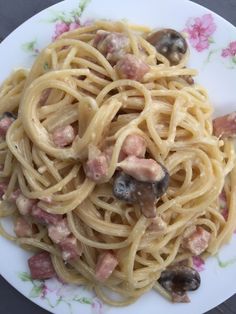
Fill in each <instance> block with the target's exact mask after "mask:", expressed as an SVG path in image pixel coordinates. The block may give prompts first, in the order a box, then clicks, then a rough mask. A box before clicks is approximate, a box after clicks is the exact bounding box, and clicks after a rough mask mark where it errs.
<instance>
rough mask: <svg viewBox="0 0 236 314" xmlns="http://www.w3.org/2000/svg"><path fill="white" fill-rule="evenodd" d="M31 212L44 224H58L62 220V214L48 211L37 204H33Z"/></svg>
mask: <svg viewBox="0 0 236 314" xmlns="http://www.w3.org/2000/svg"><path fill="white" fill-rule="evenodd" d="M31 214H32V216H33V217H34V218H35V220H37V221H38V222H39V223H42V224H53V225H56V224H57V223H58V222H59V221H61V220H62V215H57V214H50V213H47V212H46V211H45V210H43V209H42V208H40V207H39V206H38V205H37V204H36V205H34V206H33V208H32V213H31Z"/></svg>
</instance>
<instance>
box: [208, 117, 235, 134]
mask: <svg viewBox="0 0 236 314" xmlns="http://www.w3.org/2000/svg"><path fill="white" fill-rule="evenodd" d="M213 133H214V135H215V136H217V137H222V138H226V137H235V136H236V111H235V112H232V113H230V114H227V115H225V116H223V117H219V118H216V119H214V120H213Z"/></svg>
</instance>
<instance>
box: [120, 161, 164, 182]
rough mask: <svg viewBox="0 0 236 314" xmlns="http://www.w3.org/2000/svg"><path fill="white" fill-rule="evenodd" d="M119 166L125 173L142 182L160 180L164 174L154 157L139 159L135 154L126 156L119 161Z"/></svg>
mask: <svg viewBox="0 0 236 314" xmlns="http://www.w3.org/2000/svg"><path fill="white" fill-rule="evenodd" d="M119 167H120V168H121V169H122V170H123V171H124V172H125V173H126V174H128V175H130V176H132V177H133V178H135V179H136V180H138V181H143V182H155V181H160V180H161V179H162V178H163V177H164V176H165V173H164V171H163V169H162V167H161V166H160V165H159V164H158V163H157V162H156V161H155V160H154V159H141V158H137V157H135V156H128V157H127V158H125V159H124V160H123V161H122V162H120V163H119Z"/></svg>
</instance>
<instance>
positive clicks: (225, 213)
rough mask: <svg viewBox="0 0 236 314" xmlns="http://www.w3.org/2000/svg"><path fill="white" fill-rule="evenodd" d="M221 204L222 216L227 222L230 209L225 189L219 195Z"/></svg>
mask: <svg viewBox="0 0 236 314" xmlns="http://www.w3.org/2000/svg"><path fill="white" fill-rule="evenodd" d="M219 203H220V212H221V215H222V216H223V217H224V219H225V221H227V220H228V216H229V208H228V204H227V198H226V193H225V190H224V189H223V190H222V191H221V193H220V195H219Z"/></svg>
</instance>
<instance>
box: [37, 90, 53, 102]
mask: <svg viewBox="0 0 236 314" xmlns="http://www.w3.org/2000/svg"><path fill="white" fill-rule="evenodd" d="M51 91H52V89H51V88H47V89H45V90H44V91H43V92H42V94H41V96H40V99H39V105H41V106H43V105H44V104H45V103H46V101H47V99H48V97H49V95H50V93H51Z"/></svg>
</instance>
